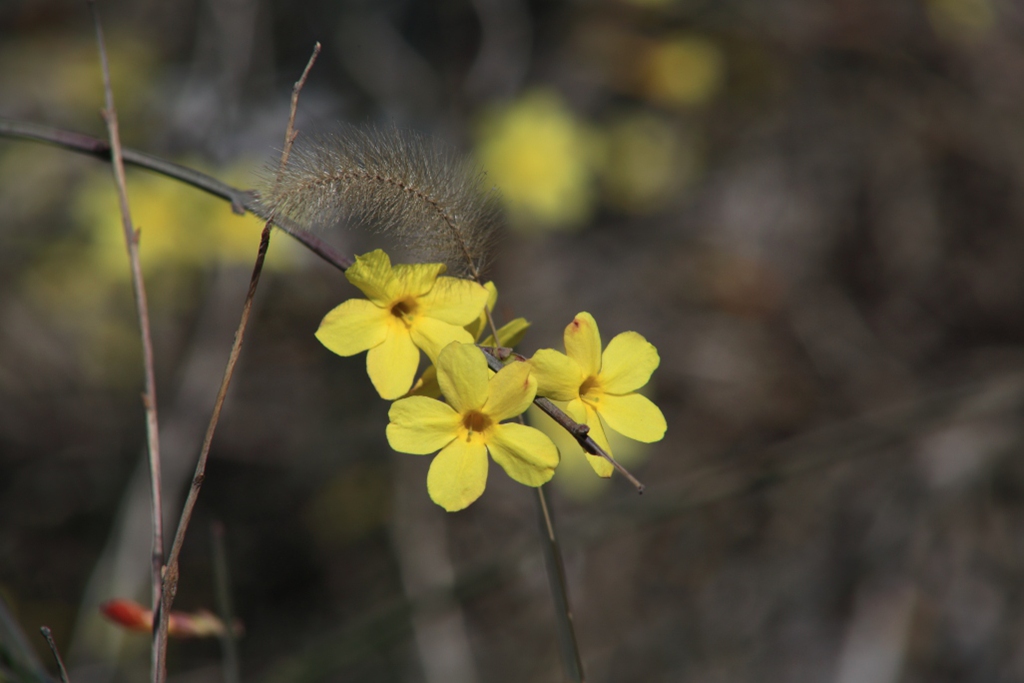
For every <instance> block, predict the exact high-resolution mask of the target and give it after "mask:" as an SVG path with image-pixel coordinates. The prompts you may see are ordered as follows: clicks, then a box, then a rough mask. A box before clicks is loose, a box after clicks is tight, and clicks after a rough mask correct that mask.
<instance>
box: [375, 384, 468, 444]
mask: <svg viewBox="0 0 1024 683" xmlns="http://www.w3.org/2000/svg"><path fill="white" fill-rule="evenodd" d="M388 418H389V419H390V420H391V422H390V423H389V424H388V427H387V436H388V443H389V444H391V448H393V449H394V450H396V451H399V452H400V453H412V454H414V455H426V454H427V453H433V452H434V451H436V450H440V449H442V448H444V447H445V446H447V445H448V444H449V443H450V442H451V440H452V439H454V438H455V436H456V435H457V434H458V430H459V424H460V417H459V414H458V413H456V412H455V411H454V410H452V407H451V406H449V405H448V404H447V403H442V402H441V401H438V400H436V399H433V398H427V397H426V396H410V397H409V398H403V399H401V400H399V401H395V402H394V403H392V404H391V410H389V411H388Z"/></svg>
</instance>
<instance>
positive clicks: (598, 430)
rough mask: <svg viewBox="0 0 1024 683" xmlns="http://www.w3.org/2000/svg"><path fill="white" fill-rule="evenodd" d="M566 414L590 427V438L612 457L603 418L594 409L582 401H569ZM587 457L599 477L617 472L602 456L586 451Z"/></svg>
mask: <svg viewBox="0 0 1024 683" xmlns="http://www.w3.org/2000/svg"><path fill="white" fill-rule="evenodd" d="M564 410H565V412H566V413H568V414H569V417H571V418H572V419H574V420H576V421H577V422H579V423H581V424H585V425H587V426H588V427H590V436H591V438H593V439H594V441H596V442H597V445H598V446H600V447H601V448H603V449H604V452H605V453H607V454H608V455H612V448H611V446H609V445H608V437H606V436H605V433H604V427H603V425H602V424H601V418H600V417H598V415H597V412H595V411H594V409H593V408H591V407H590V406H588V405H587V404H586V403H584V402H583V401H581V400H580V399H576V400H575V401H569V403H568V404H566V406H565V409H564ZM584 453H586V456H587V462H588V463H590V466H591V467H592V468H593V469H594V472H596V473H597V476H599V477H605V478H607V477H610V476H612V472H613V471H615V467H613V466H612V464H611V463H610V462H608V460H606V459H605V458H602V457H601V456H600V455H593V454H591V453H587V452H586V451H584Z"/></svg>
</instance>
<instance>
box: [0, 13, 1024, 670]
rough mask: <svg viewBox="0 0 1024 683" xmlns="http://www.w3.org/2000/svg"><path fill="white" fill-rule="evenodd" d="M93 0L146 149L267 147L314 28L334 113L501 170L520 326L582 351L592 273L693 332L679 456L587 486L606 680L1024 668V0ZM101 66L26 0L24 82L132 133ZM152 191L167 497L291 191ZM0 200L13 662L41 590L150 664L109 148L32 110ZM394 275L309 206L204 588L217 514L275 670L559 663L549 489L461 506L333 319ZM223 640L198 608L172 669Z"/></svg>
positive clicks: (76, 642)
mask: <svg viewBox="0 0 1024 683" xmlns="http://www.w3.org/2000/svg"><path fill="white" fill-rule="evenodd" d="M99 9H100V11H101V13H102V17H103V19H104V22H105V26H106V30H107V40H108V47H109V52H110V59H111V62H112V69H113V81H114V89H115V96H116V99H117V106H118V110H119V115H120V120H121V131H122V135H123V139H124V141H125V144H126V145H127V146H130V147H133V148H136V149H141V150H144V151H147V152H151V153H154V154H157V155H160V156H163V157H166V158H169V159H172V160H175V161H178V162H180V163H183V164H186V165H190V166H194V167H196V168H200V169H202V170H205V171H206V172H208V173H211V174H213V175H215V176H216V177H218V178H221V179H224V180H226V181H228V182H232V183H234V184H236V185H237V186H240V187H252V186H254V185H255V184H256V180H255V177H254V171H257V170H258V169H259V168H260V167H261V166H262V165H263V164H264V163H266V161H267V160H274V159H276V157H277V154H278V150H279V148H280V145H281V139H282V137H283V130H284V126H285V122H286V120H287V113H288V99H289V94H290V90H291V85H292V83H293V82H294V81H295V79H296V78H297V77H298V75H299V73H300V72H301V70H302V68H303V66H304V65H305V63H306V60H307V59H308V57H309V54H310V52H311V50H312V47H313V43H314V42H315V41H317V40H319V41H321V42H322V43H323V53H322V54H321V56H320V59H319V61H318V62H317V64H316V66H315V68H314V69H313V73H312V76H311V77H310V80H309V83H308V85H307V87H306V89H305V91H304V92H303V94H302V99H301V102H300V106H299V119H298V127H299V128H300V129H301V130H302V131H303V133H307V132H312V131H316V130H331V129H332V127H335V126H337V125H338V123H340V122H345V123H354V124H359V125H362V124H374V123H375V124H382V123H395V124H397V125H399V126H402V127H405V128H410V129H413V130H417V131H420V132H423V133H425V134H427V135H430V136H433V137H436V138H438V139H441V140H445V141H446V142H448V143H449V144H451V145H454V146H456V147H457V148H459V149H461V150H463V151H465V153H466V154H467V155H469V156H471V157H472V158H474V159H475V160H476V162H477V163H479V164H480V165H482V166H483V167H484V168H485V169H486V171H487V173H488V176H487V178H488V182H491V183H493V184H494V185H497V186H499V187H500V189H501V190H502V192H503V200H504V202H505V206H506V214H507V226H506V228H505V230H504V231H503V236H502V240H501V242H500V243H499V246H498V248H497V249H496V251H495V255H494V265H493V268H492V269H491V272H490V275H491V277H492V278H493V279H494V281H495V282H496V283H497V287H498V290H499V292H500V298H499V300H498V307H497V309H496V310H497V312H498V315H497V317H498V319H499V323H500V321H501V320H508V319H510V318H512V317H515V316H524V317H526V318H528V319H529V320H530V321H532V323H533V326H532V328H531V329H530V331H529V333H528V335H527V337H526V339H525V341H524V342H523V345H522V347H521V350H523V351H524V352H525V353H527V354H529V353H532V351H533V350H534V349H536V348H538V347H542V346H555V347H559V348H560V347H561V333H562V329H563V328H564V326H565V325H566V324H567V323H568V322H569V321H570V320H571V319H572V317H573V316H574V315H575V314H576V313H577V312H579V311H590V312H591V313H593V314H594V315H595V317H596V318H597V320H598V322H599V324H600V326H601V331H602V336H603V338H604V340H605V341H606V342H607V340H608V339H610V338H611V337H612V336H613V335H614V334H616V333H618V332H621V331H624V330H637V331H639V332H640V333H642V334H643V335H645V336H646V337H647V338H648V339H649V340H650V341H652V342H653V343H654V344H655V345H656V346H657V347H658V349H659V350H660V353H661V358H662V362H661V367H660V369H659V370H658V371H657V372H656V373H655V375H654V380H653V383H652V385H651V386H650V396H651V398H653V399H654V400H655V401H656V402H657V403H658V404H659V405H660V406H661V408H662V410H663V411H664V413H665V416H666V418H667V420H668V425H669V428H668V433H667V435H666V438H665V440H664V441H662V442H660V443H657V444H653V445H651V446H644V447H637V446H635V445H634V446H629V445H628V444H620V445H617V446H616V448H617V454H618V455H619V456H620V457H621V459H622V460H623V461H625V462H628V463H629V465H630V467H631V468H632V469H633V471H634V473H635V474H636V475H637V476H638V477H639V478H640V479H641V480H643V481H644V482H645V483H646V484H647V486H648V488H647V493H645V494H644V495H643V496H637V495H636V493H635V492H634V491H633V489H632V488H631V487H630V486H629V485H628V484H627V483H626V482H625V481H624V480H623V479H621V478H618V477H616V478H614V479H612V480H611V481H600V480H597V479H596V478H595V477H593V475H592V474H591V473H590V471H589V468H588V467H587V466H586V464H585V463H584V461H583V458H582V456H581V455H580V454H579V452H578V451H577V452H573V451H572V450H571V449H567V451H566V452H565V453H564V454H563V462H562V465H561V466H560V468H559V471H558V473H557V474H556V477H555V480H554V482H553V484H552V486H551V487H550V488H551V495H552V498H553V501H554V507H555V512H556V514H557V520H558V524H559V528H560V531H561V537H562V543H563V552H564V555H565V561H566V569H567V573H568V580H569V590H570V593H571V599H572V602H573V606H574V608H575V618H576V624H577V627H578V633H579V640H580V644H581V648H582V654H583V660H584V665H585V668H586V671H587V675H588V676H587V679H588V680H589V681H591V682H593V683H600V682H603V681H616V682H618V681H627V682H628V681H637V682H639V681H644V682H654V681H702V682H719V681H721V682H725V681H836V682H837V683H860V682H865V683H867V682H869V681H870V682H872V683H887V682H893V683H895V682H896V681H1010V680H1020V679H1022V678H1024V581H1022V578H1024V461H1022V459H1021V457H1020V455H1021V447H1022V438H1024V425H1022V421H1021V417H1022V412H1024V267H1022V260H1024V232H1022V229H1021V228H1022V224H1024V202H1022V200H1021V197H1022V193H1021V190H1022V185H1024V8H1022V6H1021V5H1020V4H1019V3H1015V2H1010V1H1008V0H900V1H898V2H893V1H891V0H856V1H854V0H842V1H836V2H831V3H821V2H816V1H815V0H771V1H767V0H714V1H712V0H676V1H673V0H593V1H590V2H584V1H582V0H578V1H575V2H573V1H566V2H553V1H550V2H549V1H539V0H531V1H525V0H437V1H434V2H425V1H424V2H416V1H413V0H405V1H402V0H383V1H382V0H377V1H369V0H364V1H357V0H352V1H347V2H342V1H339V0H329V1H328V0H311V1H309V2H303V3H289V2H284V1H282V0H184V1H183V2H175V3H164V2H156V1H155V0H132V1H131V2H129V1H127V0H104V1H102V2H100V3H99ZM101 106H102V89H101V81H100V73H99V68H98V63H97V51H96V47H95V43H94V38H93V35H92V29H91V23H90V19H89V15H88V13H87V11H86V9H85V6H84V3H81V2H77V1H72V0H4V2H3V3H2V4H0V116H3V117H7V118H16V119H24V120H30V121H34V122H39V123H46V124H50V125H54V126H60V127H65V128H69V129H72V130H77V131H81V132H86V133H91V134H94V135H97V136H100V137H105V130H104V127H103V123H102V120H101V119H100V116H99V113H98V111H99V109H100V107H101ZM128 185H129V192H130V197H131V202H132V209H133V214H134V219H135V223H136V225H137V226H138V227H140V228H141V231H142V240H141V244H142V247H141V249H142V258H143V265H144V268H145V272H146V276H147V278H148V280H147V286H148V288H149V295H150V302H151V305H152V309H153V316H154V320H153V326H154V335H155V351H156V359H157V385H158V393H159V401H160V417H161V428H162V440H163V457H164V467H165V471H164V484H165V487H166V490H165V495H166V496H167V501H166V502H167V516H168V520H169V521H168V522H167V524H168V526H171V525H172V521H171V520H176V519H177V516H178V511H179V510H180V505H181V501H182V499H183V494H184V492H185V490H186V483H187V480H188V478H189V477H190V473H191V470H192V468H193V466H194V459H195V457H196V455H197V453H198V450H199V445H200V442H201V438H202V433H203V430H204V429H205V426H206V421H207V419H208V417H209V412H210V409H211V407H212V405H213V400H214V396H215V394H216V389H217V384H218V383H219V380H220V375H221V372H222V368H223V364H224V362H225V361H226V359H227V354H228V350H229V347H230V344H231V338H232V334H233V331H234V328H235V325H236V324H237V320H238V316H239V313H240V307H241V302H242V299H243V297H244V293H245V287H246V284H247V281H248V276H249V271H250V268H251V262H252V259H253V257H254V254H255V249H256V245H257V242H258V238H259V223H258V222H257V221H256V219H254V218H251V217H248V218H240V217H236V216H234V215H232V214H231V212H230V210H229V208H228V206H227V205H226V204H224V203H223V202H219V201H218V200H215V199H212V198H209V197H207V196H205V195H202V194H201V193H199V192H198V191H196V190H193V189H191V188H187V187H184V186H182V185H180V184H177V183H174V182H172V181H169V180H167V179H164V178H161V177H158V176H155V175H153V174H148V173H146V172H141V171H133V172H131V173H130V174H129V178H128ZM0 207H2V213H3V220H2V222H0V520H2V521H0V596H2V598H3V600H4V601H5V602H6V605H7V613H6V614H0V633H3V634H4V635H3V638H0V641H3V645H4V648H3V651H4V654H3V657H0V663H2V664H3V667H2V670H0V679H3V680H8V679H10V678H15V679H16V680H20V679H17V678H16V677H13V675H12V674H11V671H13V670H14V669H16V668H17V666H16V665H17V664H18V662H17V661H14V660H15V659H17V657H18V656H20V657H22V658H23V659H24V658H25V657H27V656H28V655H26V654H25V652H27V651H30V650H31V649H32V648H34V649H35V650H36V651H37V654H38V657H39V658H40V661H42V662H44V663H45V664H43V665H42V666H45V667H46V668H49V669H50V670H51V671H54V669H53V667H52V666H51V660H50V658H49V655H48V652H46V650H45V643H44V642H43V640H42V638H40V637H38V635H37V633H38V627H39V626H40V625H42V624H46V625H49V626H50V627H51V628H52V629H53V631H54V634H55V637H56V640H57V644H58V646H59V647H60V648H61V650H62V652H63V653H64V655H65V657H66V659H67V660H68V663H69V666H70V667H71V675H72V681H73V682H74V683H115V682H118V683H119V682H121V681H129V680H131V681H138V680H146V676H147V675H148V674H147V671H148V656H149V655H148V639H147V638H146V637H145V636H144V635H139V634H130V633H126V632H123V631H120V630H118V629H117V628H115V627H113V626H111V625H109V624H107V623H106V622H104V621H102V620H101V618H100V616H99V612H98V608H97V606H98V605H99V604H100V603H101V602H102V601H104V600H107V599H109V598H112V597H122V598H134V599H138V600H141V601H142V602H148V599H147V595H148V588H147V582H148V561H149V559H148V558H149V546H150V536H149V494H148V488H147V487H148V481H147V474H146V465H145V460H144V458H143V447H144V424H143V412H142V407H141V402H140V399H139V395H140V392H141V389H142V377H141V360H140V353H139V348H138V333H137V325H136V320H135V314H134V308H133V303H132V299H131V293H130V284H129V280H128V268H127V261H126V258H125V255H124V248H123V245H122V236H121V232H120V227H119V219H118V213H117V203H116V198H115V194H114V190H113V184H112V181H111V173H110V169H109V167H108V166H106V165H104V164H102V163H100V162H98V161H95V160H93V159H89V158H85V157H81V156H79V155H76V154H73V153H70V152H67V151H62V150H56V149H51V148H48V147H45V146H42V145H38V144H34V143H27V142H20V141H11V140H5V139H0ZM325 237H326V238H327V239H328V240H329V241H331V242H332V243H333V244H335V245H336V246H338V248H340V249H342V250H343V252H345V253H349V254H352V253H362V252H363V251H367V250H369V249H372V248H375V247H377V246H389V245H387V244H386V243H384V242H382V241H381V240H380V239H379V238H378V237H376V236H374V235H372V234H368V233H366V232H364V231H360V230H358V229H338V230H336V231H332V232H330V233H328V234H326V235H325ZM356 295H357V292H356V290H355V289H354V288H353V287H351V286H350V285H349V284H348V283H347V282H346V281H345V279H344V278H343V276H342V275H341V274H340V273H338V272H337V271H334V270H333V269H331V268H330V267H328V266H326V265H325V264H323V263H321V262H319V261H317V260H316V259H315V258H314V257H312V256H311V255H310V254H308V253H306V252H304V251H303V250H301V249H299V248H297V246H296V245H295V244H294V243H293V242H292V241H291V240H290V239H289V238H288V237H287V236H285V235H283V234H280V233H278V234H277V235H276V236H275V238H274V240H273V242H272V244H271V257H270V262H269V266H268V271H267V272H266V273H265V274H264V280H263V283H262V284H261V288H260V292H259V294H258V296H257V299H256V314H255V317H254V320H253V323H252V325H251V327H250V331H249V335H248V337H247V345H246V347H245V349H244V352H243V356H242V360H241V364H240V366H239V370H238V374H237V375H236V377H235V380H234V384H233V387H232V391H231V394H230V396H229V399H228V402H227V405H226V409H225V414H224V418H223V420H222V423H221V427H220V430H219V432H218V435H217V438H216V440H215V441H214V446H213V451H212V455H211V460H210V465H209V469H208V471H207V478H206V484H205V486H204V488H203V492H202V495H201V497H200V500H199V506H198V509H197V513H196V516H195V518H194V519H193V523H192V526H191V529H190V533H189V537H188V541H187V542H186V545H185V549H184V554H183V558H182V568H181V576H182V579H181V585H180V589H179V594H178V599H177V602H176V607H177V608H179V609H183V610H192V611H194V610H199V609H215V607H216V604H215V603H216V599H217V594H218V591H217V590H216V588H215V584H216V581H215V571H214V570H215V567H216V566H217V562H216V561H215V557H216V553H215V551H214V548H215V545H214V544H212V538H213V536H212V534H211V529H212V528H213V526H212V525H213V524H214V523H216V522H220V523H222V524H223V528H224V543H223V548H224V551H225V553H224V554H225V555H226V557H227V561H226V565H227V567H228V568H229V581H230V589H229V593H230V596H231V599H232V602H233V604H234V609H235V611H236V613H237V615H238V616H239V618H240V619H241V620H242V621H243V622H244V624H245V631H246V632H245V637H244V638H243V639H242V640H241V642H240V644H239V648H240V662H241V672H242V678H243V680H246V681H261V682H266V683H273V682H276V681H310V682H312V681H329V680H331V681H333V680H339V681H368V682H369V681H416V682H419V681H423V682H426V683H440V682H442V681H444V682H446V683H452V682H454V683H463V682H465V683H472V682H476V681H479V682H490V681H494V682H504V681H561V680H563V674H562V670H561V664H560V660H559V650H558V643H557V638H556V627H555V616H554V609H553V606H552V602H551V600H550V597H549V592H548V586H547V578H546V575H545V571H544V563H543V557H542V553H541V546H540V540H539V537H538V533H537V521H536V513H535V509H534V501H533V500H532V499H531V498H532V496H533V492H532V491H530V490H528V489H526V488H524V487H521V486H519V485H516V484H514V483H513V482H511V481H510V480H509V479H508V477H507V476H506V475H505V474H504V472H502V471H501V470H500V468H497V467H493V466H492V467H491V473H490V479H489V483H488V487H487V491H486V493H485V494H484V495H483V497H482V498H481V499H480V500H479V501H478V502H477V503H475V504H474V505H473V506H471V507H470V508H469V509H468V510H466V511H464V512H460V513H457V514H447V513H445V512H443V511H442V510H441V509H440V508H438V507H437V506H435V505H434V504H433V503H431V502H430V500H429V499H428V498H427V495H426V487H425V475H426V468H427V466H428V464H429V458H417V457H415V456H408V455H399V454H393V453H392V452H391V451H390V450H389V448H388V446H387V442H386V440H385V437H384V426H385V425H386V423H387V409H388V405H387V404H386V403H385V402H384V401H381V400H380V399H378V398H377V397H376V394H375V392H374V391H373V388H372V387H371V385H370V383H369V381H368V379H367V377H366V375H365V369H364V360H363V357H362V356H358V357H355V358H349V359H345V358H339V357H337V356H334V355H333V354H331V353H329V352H328V351H326V349H324V348H323V347H322V346H321V345H320V344H319V343H318V342H317V341H316V340H315V339H314V337H313V332H314V331H315V330H316V328H317V325H318V324H319V321H320V319H321V318H322V316H323V315H324V314H325V313H326V312H327V311H329V310H330V309H331V308H333V307H334V306H335V305H337V304H338V303H340V302H341V301H342V300H344V299H347V298H350V297H352V296H356ZM171 528H173V527H172V526H171ZM17 625H20V628H21V629H23V630H24V632H25V633H27V634H28V635H27V638H28V640H29V643H30V647H29V650H26V649H25V647H22V646H18V644H17V642H16V639H15V638H14V636H13V635H12V634H13V633H14V632H15V631H16V630H17ZM18 652H21V653H22V654H21V655H17V656H16V653H18ZM221 661H222V655H221V651H220V647H219V644H218V643H217V641H215V640H209V641H201V640H200V641H174V642H173V643H172V647H171V651H170V660H169V668H170V677H171V681H173V682H174V683H207V682H210V683H213V682H215V681H219V680H222V673H221ZM22 663H24V661H23V662H22ZM30 664H31V663H30Z"/></svg>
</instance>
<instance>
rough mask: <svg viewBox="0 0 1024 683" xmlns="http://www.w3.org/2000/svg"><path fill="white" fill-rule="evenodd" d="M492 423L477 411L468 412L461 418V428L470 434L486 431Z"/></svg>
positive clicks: (487, 416) (487, 417)
mask: <svg viewBox="0 0 1024 683" xmlns="http://www.w3.org/2000/svg"><path fill="white" fill-rule="evenodd" d="M492 424H494V421H493V420H492V419H491V418H490V416H489V415H486V414H484V413H481V412H480V411H479V410H470V411H469V412H467V413H464V414H463V416H462V426H463V427H465V428H466V430H467V431H469V432H470V433H473V432H483V431H486V430H487V429H488V428H489V427H490V426H491V425H492Z"/></svg>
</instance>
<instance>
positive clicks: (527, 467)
mask: <svg viewBox="0 0 1024 683" xmlns="http://www.w3.org/2000/svg"><path fill="white" fill-rule="evenodd" d="M487 448H488V449H489V450H490V452H491V457H492V458H494V462H496V463H498V464H499V465H501V468H502V469H503V470H505V472H506V473H508V476H510V477H512V478H513V479H515V480H516V481H518V482H519V483H520V484H526V485H527V486H540V485H541V484H544V483H546V482H547V481H549V480H550V479H551V477H552V476H554V474H555V467H557V466H558V449H557V448H555V444H554V443H552V442H551V439H549V438H548V437H547V436H546V435H545V434H544V433H543V432H541V431H540V430H538V429H534V428H533V427H527V426H526V425H521V424H517V423H514V422H513V423H509V424H503V425H498V426H497V427H495V428H494V431H493V432H492V433H491V435H490V437H489V438H488V439H487Z"/></svg>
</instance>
